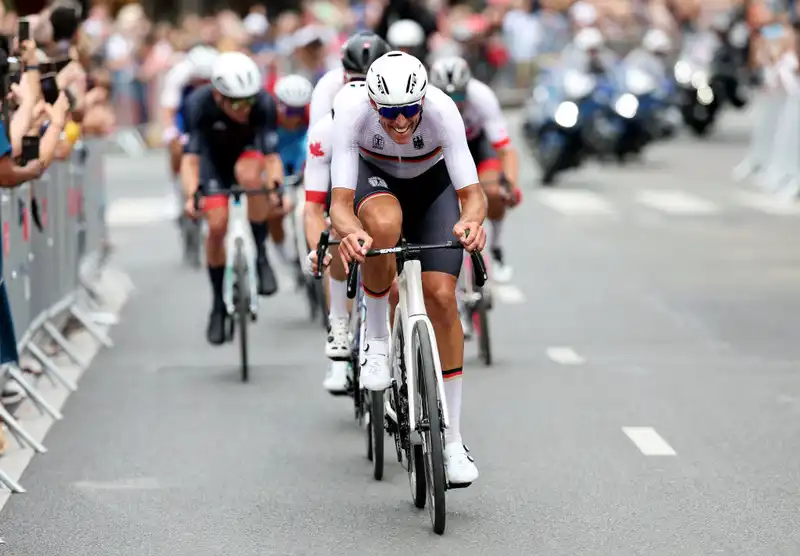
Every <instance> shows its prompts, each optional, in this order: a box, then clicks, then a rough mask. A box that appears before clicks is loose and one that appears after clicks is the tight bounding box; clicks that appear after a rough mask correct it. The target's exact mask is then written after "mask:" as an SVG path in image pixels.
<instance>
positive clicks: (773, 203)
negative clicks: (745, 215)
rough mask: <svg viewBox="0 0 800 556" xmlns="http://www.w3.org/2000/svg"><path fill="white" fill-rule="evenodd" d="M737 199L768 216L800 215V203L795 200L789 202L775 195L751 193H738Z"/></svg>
mask: <svg viewBox="0 0 800 556" xmlns="http://www.w3.org/2000/svg"><path fill="white" fill-rule="evenodd" d="M735 198H736V200H737V201H738V202H739V203H740V204H742V205H744V206H746V207H748V208H751V209H755V210H758V211H761V212H765V213H767V214H776V215H781V214H800V203H797V202H796V200H794V199H792V200H790V201H787V200H785V199H781V198H779V197H777V196H775V195H770V194H767V193H755V192H751V191H737V192H736V195H735Z"/></svg>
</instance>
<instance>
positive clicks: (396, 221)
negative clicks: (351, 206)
mask: <svg viewBox="0 0 800 556" xmlns="http://www.w3.org/2000/svg"><path fill="white" fill-rule="evenodd" d="M358 217H359V219H360V220H361V223H362V224H363V225H364V229H365V230H366V231H367V233H368V234H369V235H370V236H371V237H372V241H373V247H375V248H378V249H383V248H386V247H394V246H395V245H397V242H398V241H399V240H400V231H401V228H402V224H403V213H402V212H401V210H400V204H399V203H398V202H397V199H395V198H394V197H391V196H389V195H381V196H379V197H375V198H373V199H369V200H367V202H366V204H365V205H364V206H363V207H361V210H359V212H358Z"/></svg>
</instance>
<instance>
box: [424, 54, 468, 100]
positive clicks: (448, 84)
mask: <svg viewBox="0 0 800 556" xmlns="http://www.w3.org/2000/svg"><path fill="white" fill-rule="evenodd" d="M470 79H472V72H471V71H470V70H469V64H467V61H466V60H465V59H464V58H460V57H458V56H451V57H447V58H440V59H438V60H436V61H435V62H434V63H433V65H432V66H431V85H433V86H434V87H439V88H440V89H441V90H443V91H444V92H445V93H447V94H450V93H455V92H456V91H463V90H465V89H466V88H467V83H469V80H470Z"/></svg>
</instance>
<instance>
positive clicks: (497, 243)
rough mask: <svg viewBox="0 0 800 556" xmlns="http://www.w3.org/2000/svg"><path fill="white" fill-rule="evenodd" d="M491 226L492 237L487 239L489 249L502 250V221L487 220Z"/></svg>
mask: <svg viewBox="0 0 800 556" xmlns="http://www.w3.org/2000/svg"><path fill="white" fill-rule="evenodd" d="M489 222H490V223H491V224H492V233H491V234H490V235H491V236H492V237H490V238H489V241H490V242H491V243H489V247H490V248H492V249H502V247H503V245H502V244H503V221H502V220H489Z"/></svg>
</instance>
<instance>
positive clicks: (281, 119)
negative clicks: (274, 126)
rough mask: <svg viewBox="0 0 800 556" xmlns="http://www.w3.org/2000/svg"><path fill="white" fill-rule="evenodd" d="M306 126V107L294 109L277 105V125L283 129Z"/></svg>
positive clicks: (280, 104)
mask: <svg viewBox="0 0 800 556" xmlns="http://www.w3.org/2000/svg"><path fill="white" fill-rule="evenodd" d="M305 124H306V107H305V106H304V107H302V108H296V107H293V106H286V105H285V104H283V103H278V125H279V126H281V127H282V128H284V129H297V128H299V127H302V126H304V125H305Z"/></svg>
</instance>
